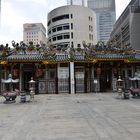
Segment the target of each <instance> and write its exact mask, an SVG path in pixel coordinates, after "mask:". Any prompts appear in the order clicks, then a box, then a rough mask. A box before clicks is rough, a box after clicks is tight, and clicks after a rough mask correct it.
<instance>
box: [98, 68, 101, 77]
mask: <svg viewBox="0 0 140 140" xmlns="http://www.w3.org/2000/svg"><path fill="white" fill-rule="evenodd" d="M97 75H98V76H100V75H101V68H100V67H98V68H97Z"/></svg>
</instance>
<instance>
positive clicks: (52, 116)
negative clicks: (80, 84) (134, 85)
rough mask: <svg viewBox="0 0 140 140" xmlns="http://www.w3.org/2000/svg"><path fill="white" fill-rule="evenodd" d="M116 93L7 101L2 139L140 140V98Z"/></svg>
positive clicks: (0, 116) (1, 107) (0, 108)
mask: <svg viewBox="0 0 140 140" xmlns="http://www.w3.org/2000/svg"><path fill="white" fill-rule="evenodd" d="M116 97H117V95H116V94H115V93H97V94H95V93H93V94H92V93H91V94H75V95H70V94H58V95H56V94H53V95H51V94H49V95H36V96H35V101H34V102H27V103H20V98H19V97H18V98H17V100H16V103H13V104H3V101H4V98H3V97H0V140H140V99H130V100H122V99H117V98H116Z"/></svg>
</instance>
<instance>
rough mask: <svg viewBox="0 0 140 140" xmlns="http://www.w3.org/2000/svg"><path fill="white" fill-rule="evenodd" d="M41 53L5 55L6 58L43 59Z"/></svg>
mask: <svg viewBox="0 0 140 140" xmlns="http://www.w3.org/2000/svg"><path fill="white" fill-rule="evenodd" d="M44 59H46V58H45V57H44V56H43V54H14V55H10V56H8V57H7V60H44Z"/></svg>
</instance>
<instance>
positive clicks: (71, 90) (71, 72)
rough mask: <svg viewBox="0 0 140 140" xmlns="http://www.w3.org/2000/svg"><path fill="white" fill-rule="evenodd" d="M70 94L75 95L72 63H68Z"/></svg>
mask: <svg viewBox="0 0 140 140" xmlns="http://www.w3.org/2000/svg"><path fill="white" fill-rule="evenodd" d="M70 93H71V94H75V81H74V62H70Z"/></svg>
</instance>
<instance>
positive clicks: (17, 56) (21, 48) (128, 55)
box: [0, 42, 140, 63]
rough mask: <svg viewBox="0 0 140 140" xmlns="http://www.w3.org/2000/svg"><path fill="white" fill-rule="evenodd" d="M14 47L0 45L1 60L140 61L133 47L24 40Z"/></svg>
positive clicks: (138, 54)
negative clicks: (55, 44)
mask: <svg viewBox="0 0 140 140" xmlns="http://www.w3.org/2000/svg"><path fill="white" fill-rule="evenodd" d="M13 47H14V48H12V49H9V48H8V46H1V47H0V61H7V62H13V61H16V62H23V61H24V62H29V61H32V62H33V61H34V62H36V61H46V62H56V63H57V62H68V61H69V62H70V61H76V62H77V61H78V62H80V61H81V62H82V61H84V62H86V61H87V62H93V60H105V61H106V60H107V61H112V60H115V61H116V60H118V61H119V60H124V61H125V62H130V61H133V62H134V61H140V52H139V51H138V52H136V51H133V50H132V49H131V48H124V49H122V48H116V47H114V48H111V47H110V46H103V44H99V45H97V46H96V45H95V46H91V45H89V46H88V45H86V44H83V48H81V47H78V48H73V47H71V48H69V49H65V48H53V46H51V45H50V46H45V45H43V46H39V45H37V46H34V45H33V44H30V45H29V46H27V45H25V44H24V43H23V42H21V43H20V45H19V44H15V42H13Z"/></svg>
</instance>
